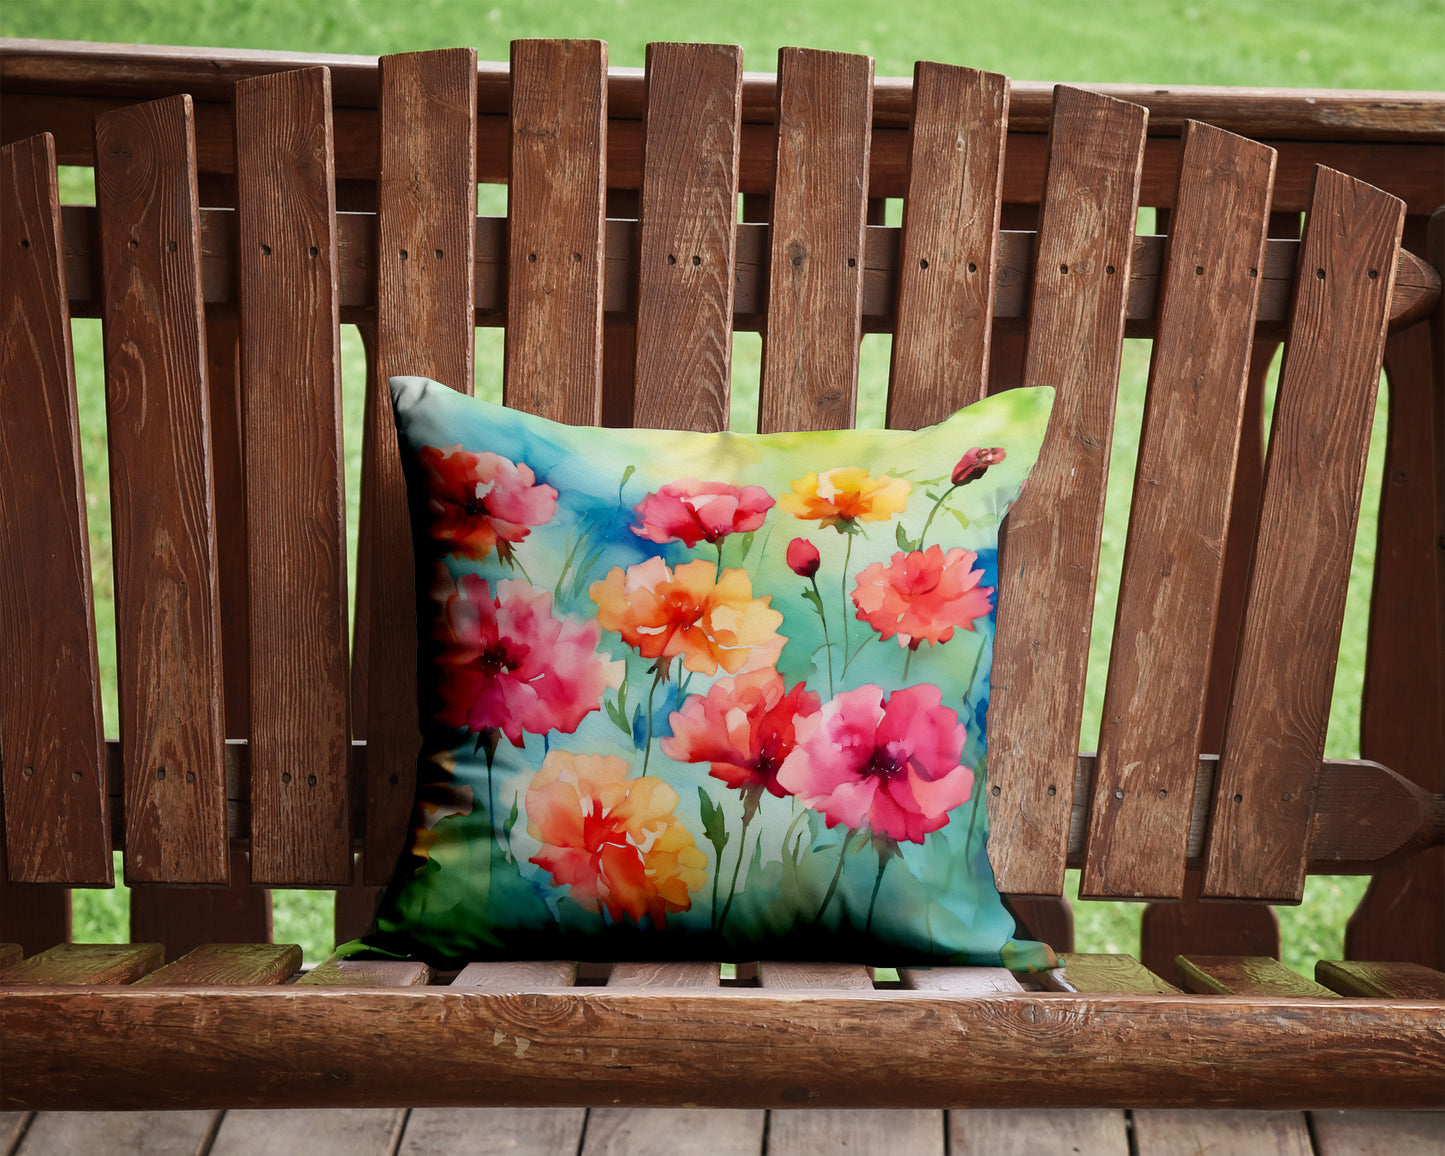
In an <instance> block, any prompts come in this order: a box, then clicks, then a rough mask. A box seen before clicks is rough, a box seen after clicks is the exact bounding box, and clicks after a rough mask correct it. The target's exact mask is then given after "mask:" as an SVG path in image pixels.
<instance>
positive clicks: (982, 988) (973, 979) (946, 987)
mask: <svg viewBox="0 0 1445 1156" xmlns="http://www.w3.org/2000/svg"><path fill="white" fill-rule="evenodd" d="M898 978H899V979H900V980H901V981H902V983H903V986H904V987H905V988H906V989H908V990H909V991H934V992H950V993H952V994H954V995H988V994H989V993H991V992H996V991H1023V986H1022V985H1021V984H1020V983H1019V981H1018V980H1017V979H1015V978H1014V974H1013V972H1011V971H1008V970H1007V969H1005V968H1002V967H932V968H908V967H905V968H900V969H899V972H898Z"/></svg>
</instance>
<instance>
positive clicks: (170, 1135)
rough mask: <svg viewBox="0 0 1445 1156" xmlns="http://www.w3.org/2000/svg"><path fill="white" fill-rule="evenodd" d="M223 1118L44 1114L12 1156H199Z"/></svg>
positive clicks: (177, 1114)
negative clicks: (111, 1155) (77, 1155)
mask: <svg viewBox="0 0 1445 1156" xmlns="http://www.w3.org/2000/svg"><path fill="white" fill-rule="evenodd" d="M220 1117H221V1113H220V1112H215V1111H212V1112H40V1113H37V1114H36V1117H35V1119H34V1120H33V1121H32V1122H31V1124H30V1127H29V1128H28V1129H27V1130H26V1133H25V1139H24V1141H23V1142H22V1143H21V1145H20V1147H19V1148H18V1149H17V1150H16V1151H15V1154H14V1156H62V1154H64V1153H71V1152H74V1153H80V1152H97V1153H98V1152H107V1153H116V1154H122V1153H123V1154H124V1156H198V1154H204V1153H206V1151H207V1149H208V1148H209V1147H210V1140H211V1137H212V1136H214V1135H215V1130H216V1127H217V1126H218V1125H219V1124H220Z"/></svg>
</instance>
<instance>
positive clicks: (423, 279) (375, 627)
mask: <svg viewBox="0 0 1445 1156" xmlns="http://www.w3.org/2000/svg"><path fill="white" fill-rule="evenodd" d="M476 78H477V54H476V50H475V49H471V48H455V49H447V50H444V51H441V52H417V53H407V54H403V55H397V56H387V57H383V58H382V62H381V124H382V133H381V145H380V148H381V179H380V182H379V184H378V190H377V193H378V204H377V210H378V211H377V222H376V236H377V261H376V276H377V301H378V309H377V327H376V350H375V373H374V375H369V380H368V386H369V388H368V392H367V397H366V435H365V443H366V444H365V446H364V449H363V454H364V457H363V463H364V464H363V475H362V491H363V494H362V506H363V508H364V509H365V510H367V512H368V522H367V525H366V527H365V534H366V545H365V548H364V550H363V552H362V554H361V559H362V560H363V561H364V563H365V565H366V568H367V573H366V577H365V579H364V581H365V585H366V589H367V593H368V602H367V606H366V611H367V622H366V626H365V637H366V663H367V667H366V671H365V678H366V694H367V700H366V723H367V732H366V733H367V742H368V749H369V750H371V751H372V752H374V753H373V754H372V757H371V758H369V759H368V761H367V775H366V854H365V856H364V857H363V858H362V868H363V872H364V876H363V877H364V879H365V881H366V882H367V883H385V882H386V881H387V880H388V879H389V878H390V876H391V871H392V868H393V867H394V866H395V864H396V859H397V856H398V855H399V854H400V853H401V849H402V845H403V843H404V842H405V839H406V832H407V817H408V816H409V815H410V813H411V805H412V799H413V797H414V795H415V793H416V755H417V751H418V750H419V749H420V746H421V733H420V731H419V730H418V725H417V711H416V701H417V698H416V696H417V688H416V647H417V637H416V610H415V607H416V596H415V584H414V575H413V562H412V540H411V524H410V521H409V517H408V513H407V502H406V481H405V478H404V477H403V475H402V468H401V458H400V457H399V455H398V454H397V449H396V445H397V443H396V423H395V420H394V418H393V416H392V412H391V391H390V387H389V386H388V384H387V380H388V378H390V377H392V376H394V375H412V374H415V375H421V376H426V377H431V378H433V379H434V380H436V381H440V382H442V383H444V384H446V385H449V386H451V387H452V388H453V389H456V390H460V391H461V392H463V393H471V392H472V346H473V337H474V334H473V331H472V317H473V298H472V293H473V278H472V269H473V265H474V263H475V251H476V239H475V225H476V167H477V166H476V154H475V147H476V123H475V122H476V105H477V100H476V96H477V90H476Z"/></svg>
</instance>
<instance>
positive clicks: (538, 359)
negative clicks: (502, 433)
mask: <svg viewBox="0 0 1445 1156" xmlns="http://www.w3.org/2000/svg"><path fill="white" fill-rule="evenodd" d="M511 131H512V136H511V142H512V143H511V179H510V182H509V184H508V186H507V211H508V228H507V237H508V248H507V343H506V374H505V380H504V383H503V397H504V400H505V401H506V404H507V405H509V406H513V407H515V408H517V409H523V410H526V411H527V412H529V413H536V414H541V415H542V416H543V417H547V418H551V419H552V420H553V421H562V422H568V423H570V424H573V425H596V424H597V422H598V420H599V418H600V416H601V413H602V409H601V405H602V397H601V390H602V284H603V267H604V263H605V251H604V247H603V224H604V220H605V217H604V215H603V214H604V212H605V209H606V203H605V187H606V178H607V174H606V172H605V168H604V157H605V156H606V146H607V46H606V45H605V44H603V43H602V42H601V41H600V40H518V41H515V42H514V43H513V44H512V130H511Z"/></svg>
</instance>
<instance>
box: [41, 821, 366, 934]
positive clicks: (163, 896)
mask: <svg viewBox="0 0 1445 1156" xmlns="http://www.w3.org/2000/svg"><path fill="white" fill-rule="evenodd" d="M116 803H117V800H116V799H114V798H113V799H112V801H111V805H112V806H115V805H116ZM228 809H229V800H228ZM230 855H231V883H230V886H228V887H180V886H176V885H174V884H169V883H131V884H130V885H129V886H130V939H131V942H132V943H151V942H156V943H161V944H164V945H165V950H166V958H167V959H176V958H178V957H180V956H182V955H184V954H185V953H186V952H188V951H190V950H191V949H192V948H196V947H199V946H201V945H202V944H205V943H269V942H270V940H271V931H272V922H271V892H270V891H269V890H267V889H266V888H264V887H254V886H252V885H251V863H250V857H249V856H248V855H247V853H246V851H245V850H244V849H243V848H242V847H240V846H239V845H234V844H233V845H232V846H231V848H230ZM367 917H368V918H370V912H368V913H367ZM58 938H64V937H63V936H62V937H58ZM337 942H338V943H345V942H346V940H345V939H338V940H337Z"/></svg>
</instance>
